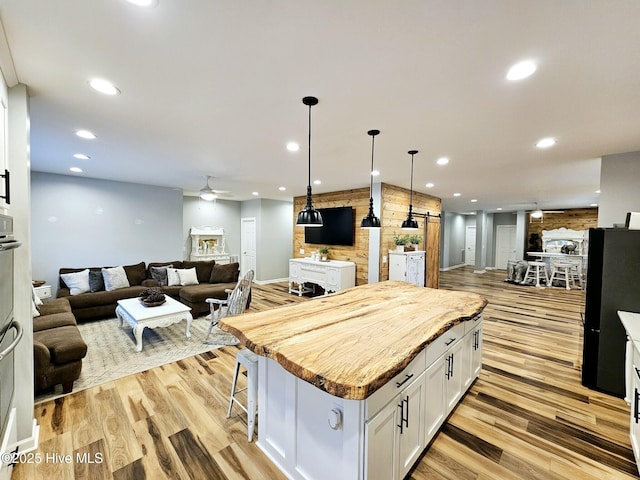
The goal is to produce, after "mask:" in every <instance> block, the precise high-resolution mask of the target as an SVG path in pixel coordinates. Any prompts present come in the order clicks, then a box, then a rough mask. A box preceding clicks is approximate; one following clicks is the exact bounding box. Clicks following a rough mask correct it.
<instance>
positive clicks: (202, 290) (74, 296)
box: [56, 260, 251, 321]
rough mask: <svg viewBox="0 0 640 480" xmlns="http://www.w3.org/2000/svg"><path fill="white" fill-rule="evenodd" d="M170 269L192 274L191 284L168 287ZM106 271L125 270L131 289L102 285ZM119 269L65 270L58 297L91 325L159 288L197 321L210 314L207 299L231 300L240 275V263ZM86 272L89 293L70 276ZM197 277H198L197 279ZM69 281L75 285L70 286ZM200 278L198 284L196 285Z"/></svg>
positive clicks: (165, 264)
mask: <svg viewBox="0 0 640 480" xmlns="http://www.w3.org/2000/svg"><path fill="white" fill-rule="evenodd" d="M167 267H168V268H172V269H178V270H179V271H180V272H181V273H182V272H185V273H191V274H192V275H191V278H190V280H191V281H186V282H183V283H184V284H177V285H175V284H171V282H169V284H166V277H163V276H162V275H161V273H162V271H163V270H164V269H165V268H167ZM103 269H105V270H107V271H114V270H117V269H120V270H122V269H123V270H124V274H126V281H125V282H124V283H125V284H128V286H124V287H120V288H118V285H115V288H114V285H111V288H110V285H109V282H103V283H101V282H100V280H101V278H102V280H106V279H107V277H104V274H105V273H104V270H103ZM117 269H116V268H114V267H87V268H61V269H60V270H59V273H60V278H59V285H58V291H57V294H56V296H57V297H58V298H62V297H63V298H66V299H67V300H68V301H69V304H70V306H71V310H72V311H73V314H74V315H75V318H76V319H77V320H78V321H87V320H93V319H98V318H108V317H114V316H115V310H116V307H117V302H118V300H122V299H125V298H133V297H137V296H139V295H140V293H141V292H142V291H143V290H145V289H146V288H149V287H159V288H161V289H162V291H163V292H164V293H165V294H166V295H169V296H171V297H173V298H174V299H176V300H178V301H180V302H182V303H184V304H185V305H187V306H189V307H191V313H192V315H193V317H194V318H197V317H198V316H200V315H203V314H206V313H208V312H209V304H208V303H206V301H205V300H206V299H207V298H218V299H226V298H227V293H226V292H225V290H226V289H233V288H234V287H235V286H236V283H237V281H238V276H239V273H240V272H239V264H238V263H237V262H236V263H230V264H225V265H219V264H216V263H215V261H214V260H211V261H186V260H185V261H183V260H176V261H173V262H152V263H149V264H148V265H146V264H145V262H140V263H137V264H134V265H123V266H121V267H117ZM86 270H89V275H90V277H89V279H90V282H89V287H90V289H89V291H85V290H86V286H85V287H84V288H80V289H78V288H77V287H75V285H74V284H73V279H72V280H69V276H68V275H67V274H78V275H83V273H81V272H85V271H86ZM194 270H195V272H194ZM194 273H195V275H193V274H194ZM165 275H166V273H165ZM72 277H73V276H72ZM193 277H195V278H193ZM65 278H67V281H68V283H71V284H72V285H68V284H67V282H65ZM196 278H197V283H194V282H196ZM94 280H95V281H94ZM163 280H164V281H163ZM105 283H106V284H105ZM174 283H175V282H174ZM79 290H80V291H79ZM250 301H251V297H249V302H248V303H247V306H248V304H249V303H250Z"/></svg>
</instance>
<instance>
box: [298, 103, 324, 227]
mask: <svg viewBox="0 0 640 480" xmlns="http://www.w3.org/2000/svg"><path fill="white" fill-rule="evenodd" d="M302 103H304V104H305V105H307V106H308V107H309V181H308V183H307V205H306V206H305V207H304V210H301V211H300V212H299V213H298V220H297V221H296V226H300V227H321V226H322V215H320V212H319V211H317V210H316V209H315V208H313V203H312V200H311V107H312V106H313V105H317V104H318V99H317V98H316V97H304V98H303V99H302Z"/></svg>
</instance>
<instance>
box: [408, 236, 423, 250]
mask: <svg viewBox="0 0 640 480" xmlns="http://www.w3.org/2000/svg"><path fill="white" fill-rule="evenodd" d="M421 242H422V237H421V236H420V235H410V236H409V243H410V244H411V246H412V247H413V249H414V250H416V249H417V248H418V247H419V246H420V243H421Z"/></svg>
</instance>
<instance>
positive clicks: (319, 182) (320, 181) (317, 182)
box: [313, 180, 322, 185]
mask: <svg viewBox="0 0 640 480" xmlns="http://www.w3.org/2000/svg"><path fill="white" fill-rule="evenodd" d="M313 184H314V185H322V180H314V181H313Z"/></svg>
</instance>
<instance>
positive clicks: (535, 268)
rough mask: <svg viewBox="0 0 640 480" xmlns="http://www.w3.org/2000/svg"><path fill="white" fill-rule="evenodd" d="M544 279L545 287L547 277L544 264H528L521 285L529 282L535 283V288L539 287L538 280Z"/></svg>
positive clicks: (547, 283)
mask: <svg viewBox="0 0 640 480" xmlns="http://www.w3.org/2000/svg"><path fill="white" fill-rule="evenodd" d="M541 278H542V279H544V282H545V284H546V285H549V276H548V275H547V264H546V263H545V262H536V261H533V262H529V265H528V266H527V271H526V273H525V274H524V280H522V282H521V284H522V285H524V284H525V283H527V282H528V281H529V280H531V281H533V280H535V281H536V287H540V279H541Z"/></svg>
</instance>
